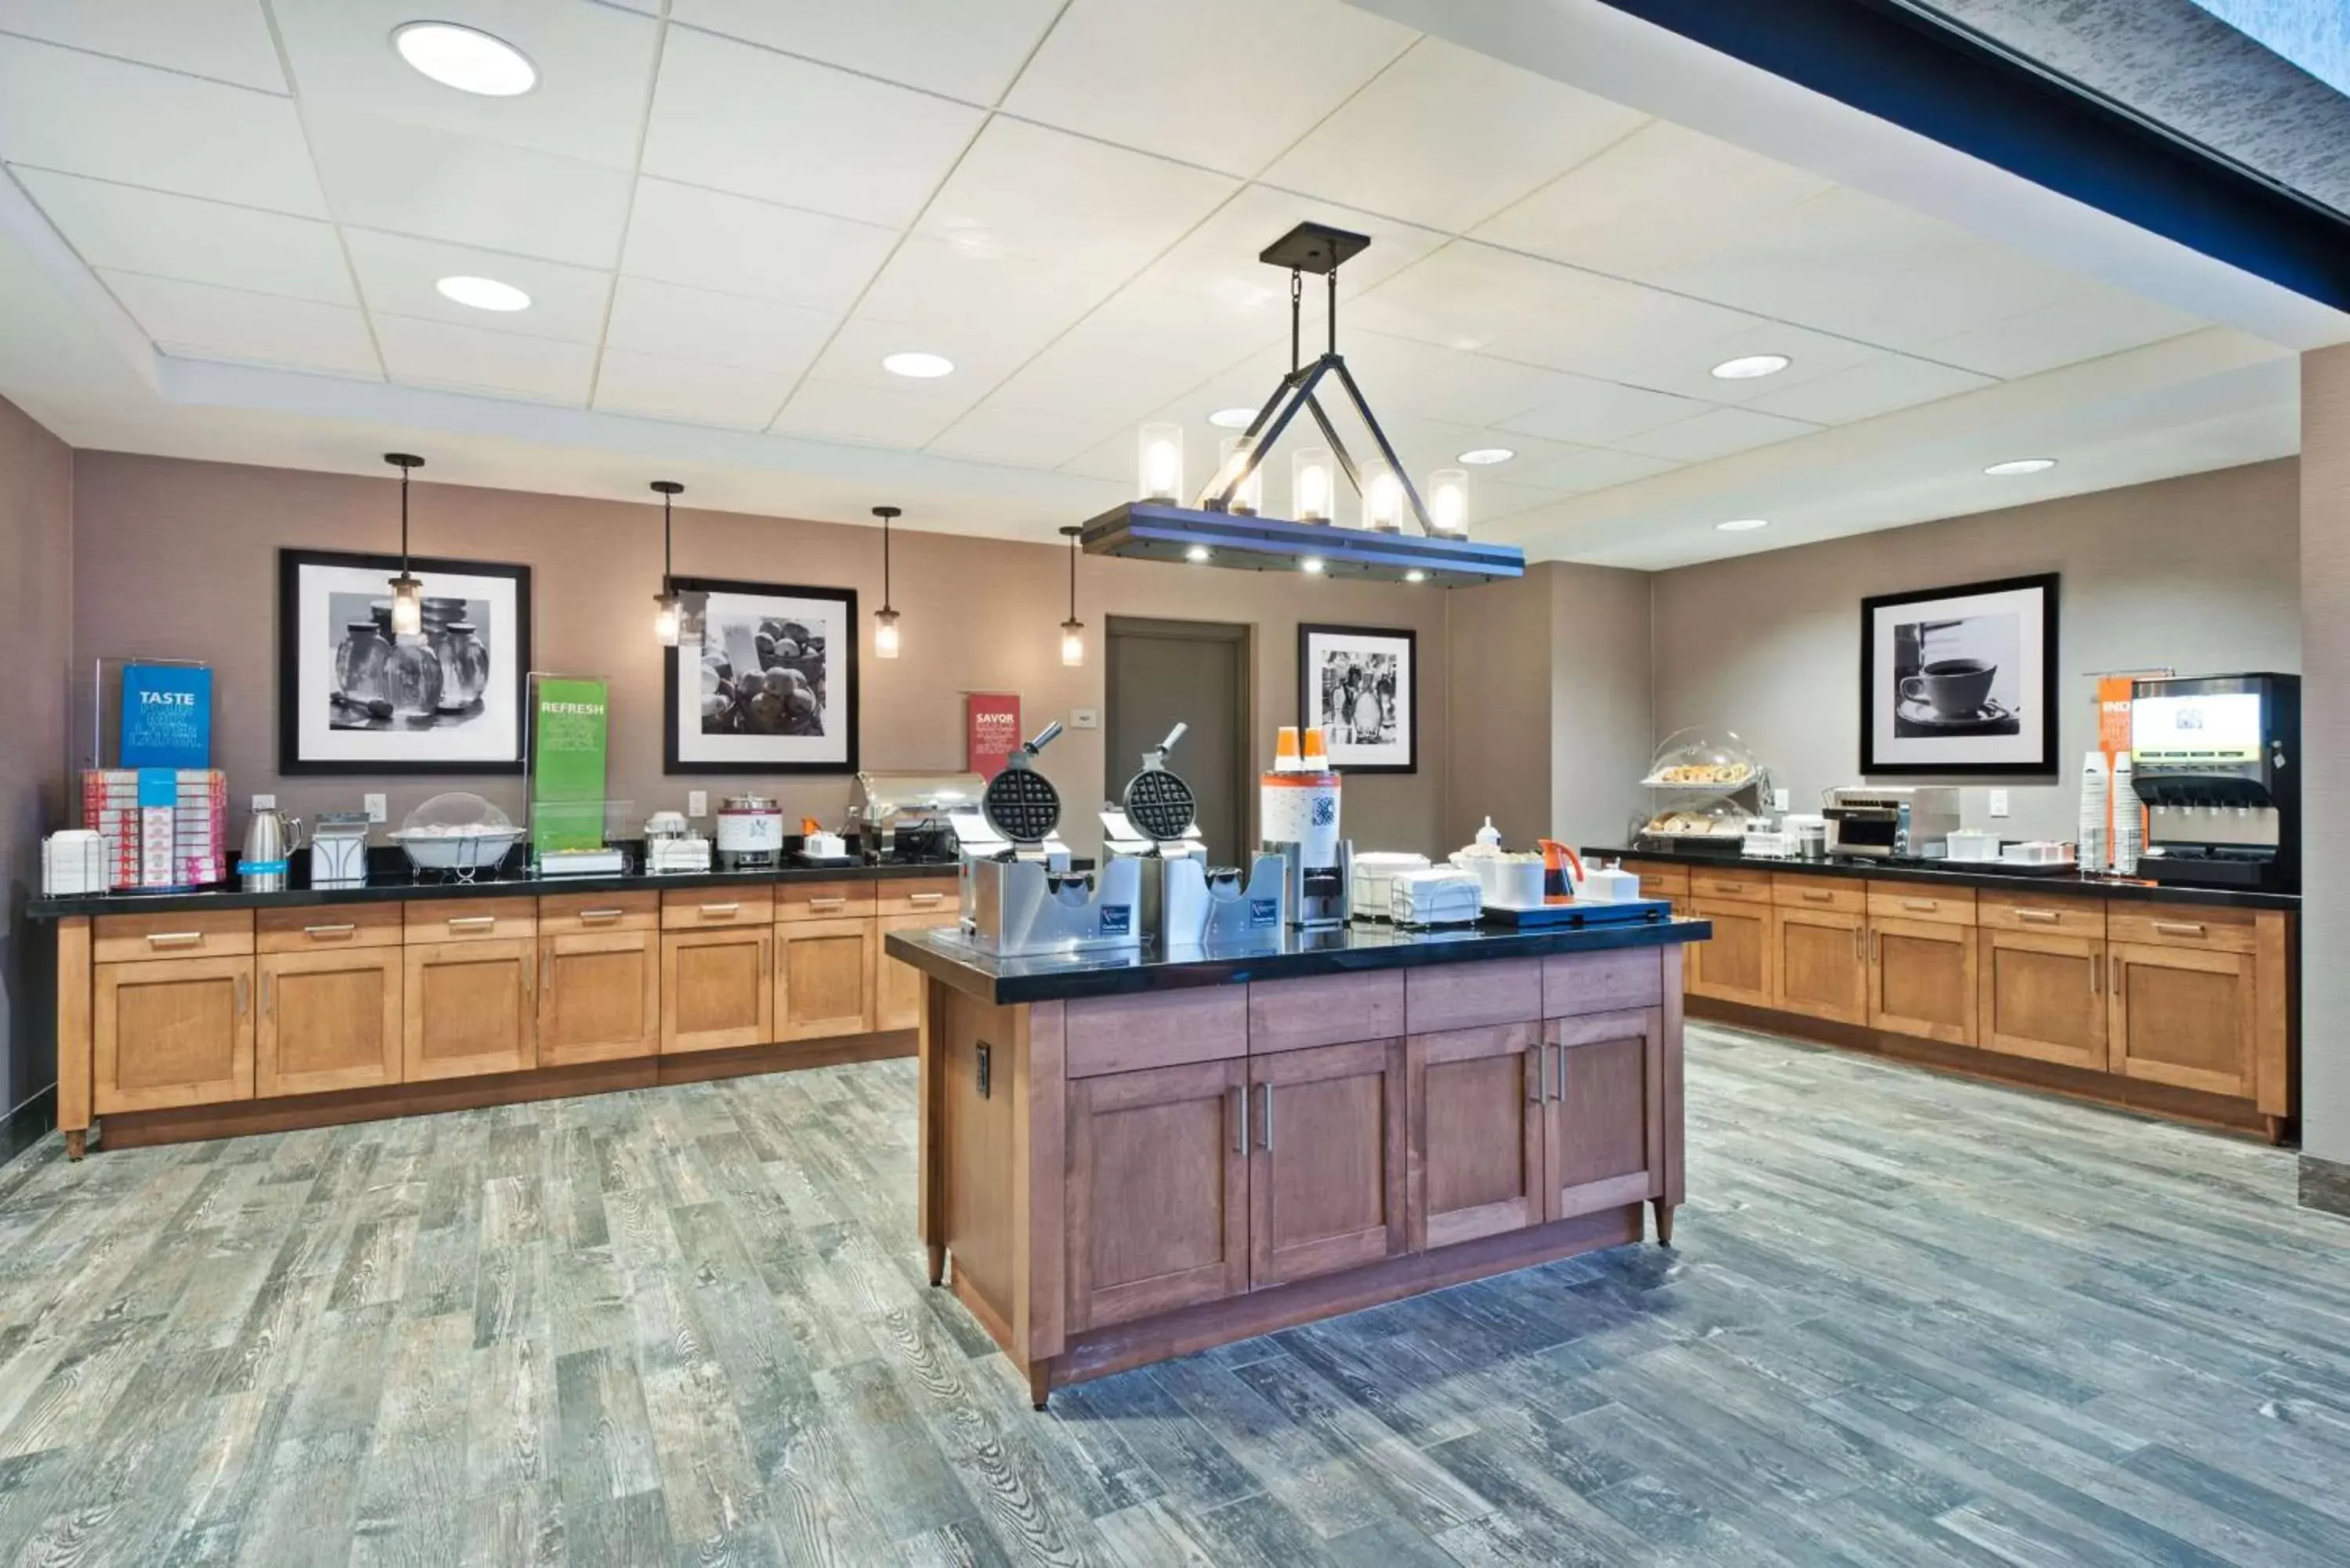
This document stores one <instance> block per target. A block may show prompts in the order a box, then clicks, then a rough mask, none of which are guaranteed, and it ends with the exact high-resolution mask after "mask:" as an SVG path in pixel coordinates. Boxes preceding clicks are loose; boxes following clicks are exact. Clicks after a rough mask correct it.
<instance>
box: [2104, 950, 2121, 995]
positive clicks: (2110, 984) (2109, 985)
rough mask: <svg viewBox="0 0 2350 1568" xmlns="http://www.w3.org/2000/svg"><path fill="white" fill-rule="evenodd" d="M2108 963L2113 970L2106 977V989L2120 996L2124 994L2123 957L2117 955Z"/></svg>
mask: <svg viewBox="0 0 2350 1568" xmlns="http://www.w3.org/2000/svg"><path fill="white" fill-rule="evenodd" d="M2107 962H2108V963H2109V964H2110V965H2112V969H2111V971H2110V972H2108V973H2107V974H2106V990H2107V991H2109V992H2113V993H2114V994H2115V995H2116V996H2119V995H2120V994H2121V993H2122V955H2121V954H2119V953H2116V954H2114V956H2113V957H2112V958H2111V959H2108V960H2107Z"/></svg>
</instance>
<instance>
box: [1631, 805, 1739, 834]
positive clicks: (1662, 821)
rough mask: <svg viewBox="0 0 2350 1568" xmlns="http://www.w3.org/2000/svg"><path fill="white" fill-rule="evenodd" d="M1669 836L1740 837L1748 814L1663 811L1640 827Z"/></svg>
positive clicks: (1646, 831) (1645, 832)
mask: <svg viewBox="0 0 2350 1568" xmlns="http://www.w3.org/2000/svg"><path fill="white" fill-rule="evenodd" d="M1640 831H1641V832H1642V833H1644V834H1648V833H1653V834H1657V835H1659V836H1663V837H1668V838H1738V837H1742V836H1744V835H1745V832H1746V814H1745V813H1743V812H1738V813H1734V814H1731V813H1721V814H1717V813H1712V812H1706V811H1697V810H1689V811H1668V812H1661V813H1659V814H1658V815H1655V816H1652V817H1650V818H1649V819H1648V826H1645V827H1643V828H1642V829H1640Z"/></svg>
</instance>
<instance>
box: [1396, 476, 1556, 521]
mask: <svg viewBox="0 0 2350 1568" xmlns="http://www.w3.org/2000/svg"><path fill="white" fill-rule="evenodd" d="M1419 478H1420V479H1422V480H1424V479H1425V478H1426V476H1425V475H1420V476H1419ZM1565 499H1566V493H1565V491H1563V490H1551V489H1547V488H1545V487H1544V486H1541V485H1535V484H1528V483H1524V482H1523V480H1517V479H1489V478H1487V477H1486V476H1485V475H1483V474H1482V473H1480V474H1471V476H1470V478H1469V532H1470V533H1471V534H1474V533H1476V532H1477V530H1478V529H1479V528H1480V527H1481V526H1482V525H1483V524H1488V523H1496V522H1499V521H1500V520H1501V519H1503V518H1504V517H1514V516H1516V515H1517V514H1519V513H1521V512H1530V511H1532V510H1534V508H1535V507H1537V506H1547V505H1549V504H1551V503H1552V502H1554V501H1564V500H1565ZM1405 526H1406V527H1407V528H1409V527H1410V526H1411V524H1405Z"/></svg>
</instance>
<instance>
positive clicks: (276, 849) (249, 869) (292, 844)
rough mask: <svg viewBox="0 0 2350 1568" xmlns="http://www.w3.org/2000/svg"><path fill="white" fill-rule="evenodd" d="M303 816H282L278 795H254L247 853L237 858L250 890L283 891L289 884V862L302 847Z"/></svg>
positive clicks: (246, 831) (245, 842) (248, 828)
mask: <svg viewBox="0 0 2350 1568" xmlns="http://www.w3.org/2000/svg"><path fill="white" fill-rule="evenodd" d="M301 844H302V819H301V818H300V817H298V816H296V817H286V816H281V815H278V812H277V797H276V795H274V794H257V795H255V796H254V797H253V820H252V822H251V823H250V824H248V825H247V826H246V827H245V830H244V854H243V855H241V856H239V857H237V863H236V869H237V875H238V876H239V877H241V878H242V879H243V882H244V890H245V891H246V892H248V893H276V892H281V891H283V890H284V888H285V887H286V861H287V859H288V858H289V857H291V856H292V855H293V853H294V851H295V850H296V849H297V848H299V847H301Z"/></svg>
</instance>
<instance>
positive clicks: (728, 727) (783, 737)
mask: <svg viewBox="0 0 2350 1568" xmlns="http://www.w3.org/2000/svg"><path fill="white" fill-rule="evenodd" d="M673 587H675V589H676V591H677V592H678V593H679V594H680V595H681V596H683V597H684V599H685V603H686V609H687V613H688V617H689V618H690V619H696V620H698V621H699V622H700V624H701V626H702V639H701V641H700V642H698V643H686V642H681V643H680V644H679V645H678V646H677V647H676V648H673V649H665V650H664V651H665V652H666V653H667V654H668V658H667V659H666V660H665V662H664V666H663V670H662V676H661V706H662V715H661V771H662V772H664V773H670V774H853V773H855V772H856V771H857V769H858V675H859V669H860V656H861V648H860V642H859V633H860V631H861V630H862V628H861V627H860V626H859V625H858V618H857V590H856V589H854V588H824V587H792V586H787V585H784V584H776V583H746V582H735V581H731V580H728V579H724V578H717V577H678V578H676V579H674V581H673Z"/></svg>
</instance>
